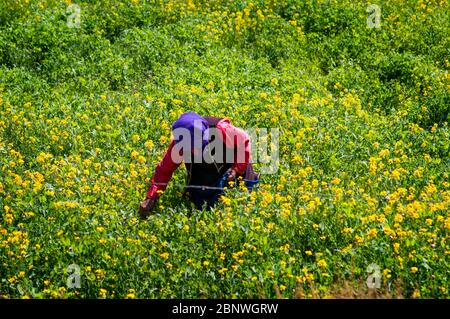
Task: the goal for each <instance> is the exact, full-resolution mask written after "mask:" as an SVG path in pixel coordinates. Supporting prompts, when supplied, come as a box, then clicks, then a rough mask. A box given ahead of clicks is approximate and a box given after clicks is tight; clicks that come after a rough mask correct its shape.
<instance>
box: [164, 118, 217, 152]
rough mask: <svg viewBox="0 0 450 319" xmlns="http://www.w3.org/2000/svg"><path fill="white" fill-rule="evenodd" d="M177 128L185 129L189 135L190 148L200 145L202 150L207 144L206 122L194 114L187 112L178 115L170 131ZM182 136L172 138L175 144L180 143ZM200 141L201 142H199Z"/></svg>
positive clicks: (207, 131)
mask: <svg viewBox="0 0 450 319" xmlns="http://www.w3.org/2000/svg"><path fill="white" fill-rule="evenodd" d="M177 128H185V129H187V130H188V131H189V133H190V138H191V147H192V148H193V147H194V146H196V143H197V144H198V145H200V144H201V145H202V148H204V147H205V146H206V144H208V142H209V130H208V128H209V125H208V122H207V121H206V120H205V119H204V118H203V117H201V116H200V115H198V114H197V113H195V112H187V113H183V114H181V115H180V117H179V118H178V120H176V121H175V122H174V123H173V125H172V130H175V129H177ZM182 139H183V136H182V135H180V136H174V140H175V143H178V142H180V141H181V140H182ZM196 139H198V140H196ZM200 139H201V142H200Z"/></svg>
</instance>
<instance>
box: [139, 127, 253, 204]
mask: <svg viewBox="0 0 450 319" xmlns="http://www.w3.org/2000/svg"><path fill="white" fill-rule="evenodd" d="M216 128H217V129H218V130H219V131H220V132H222V135H219V136H220V137H221V138H222V140H223V142H224V143H225V146H226V147H227V148H233V147H235V146H236V147H237V148H238V150H239V149H242V148H243V149H244V154H245V156H244V158H245V159H244V162H242V163H240V162H238V160H237V158H236V157H235V163H234V164H233V166H232V167H231V168H232V169H233V170H234V171H235V172H236V174H238V175H243V174H245V170H246V169H247V165H248V163H250V160H251V159H250V154H251V145H250V138H249V136H248V134H247V133H246V132H245V131H244V130H242V129H241V128H238V127H235V126H233V125H231V122H230V120H229V119H226V118H225V119H222V120H220V121H219V122H218V123H217V125H216ZM174 145H175V142H174V141H173V140H172V141H171V142H170V145H169V148H168V149H167V151H166V153H165V154H164V157H163V159H162V160H161V162H159V164H158V166H157V167H156V170H155V173H154V174H153V178H152V181H151V186H150V188H149V190H148V192H147V198H152V199H155V198H157V197H159V196H160V193H162V192H163V191H164V190H165V189H166V187H167V183H168V182H169V181H170V180H171V178H172V175H173V173H174V172H175V170H176V169H177V168H178V166H180V164H181V161H180V160H176V161H174V160H173V159H172V156H171V154H172V149H173V147H174ZM237 153H239V151H238V152H237ZM180 156H182V154H181V153H180ZM158 191H160V192H159V193H158Z"/></svg>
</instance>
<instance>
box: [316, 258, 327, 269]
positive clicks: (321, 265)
mask: <svg viewBox="0 0 450 319" xmlns="http://www.w3.org/2000/svg"><path fill="white" fill-rule="evenodd" d="M317 266H318V267H319V268H325V267H326V266H327V262H326V261H325V260H324V259H320V260H319V261H318V262H317Z"/></svg>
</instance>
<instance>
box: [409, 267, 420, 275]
mask: <svg viewBox="0 0 450 319" xmlns="http://www.w3.org/2000/svg"><path fill="white" fill-rule="evenodd" d="M418 270H419V269H418V268H417V267H411V272H412V273H413V274H415V273H416V272H417V271H418Z"/></svg>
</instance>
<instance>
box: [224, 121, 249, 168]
mask: <svg viewBox="0 0 450 319" xmlns="http://www.w3.org/2000/svg"><path fill="white" fill-rule="evenodd" d="M216 127H217V129H218V130H220V131H221V132H222V138H223V140H224V142H225V146H226V147H229V148H235V150H236V154H235V156H234V164H233V166H232V167H231V168H232V169H234V170H235V171H236V173H237V174H239V175H243V174H245V171H246V169H247V165H248V163H250V160H251V158H250V154H251V143H250V137H249V136H248V134H247V133H246V132H245V131H244V130H243V129H241V128H239V127H235V126H233V125H231V123H230V120H229V119H222V120H220V121H219V122H218V123H217V125H216ZM219 136H220V135H219Z"/></svg>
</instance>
